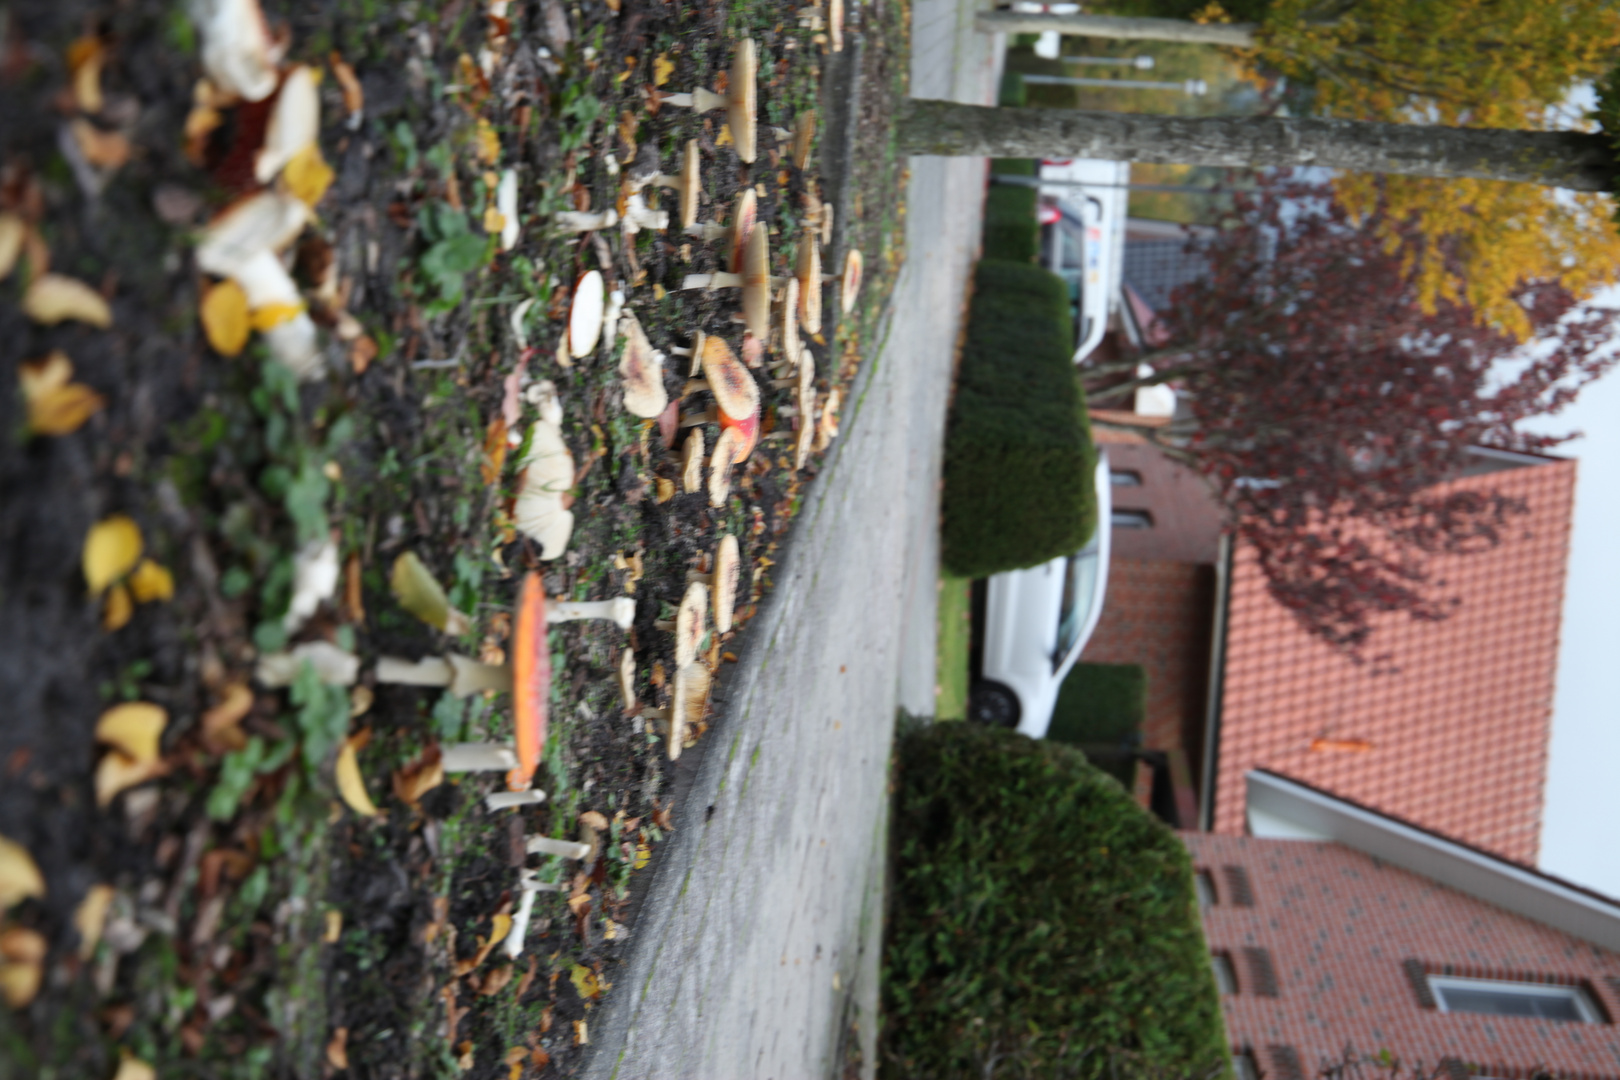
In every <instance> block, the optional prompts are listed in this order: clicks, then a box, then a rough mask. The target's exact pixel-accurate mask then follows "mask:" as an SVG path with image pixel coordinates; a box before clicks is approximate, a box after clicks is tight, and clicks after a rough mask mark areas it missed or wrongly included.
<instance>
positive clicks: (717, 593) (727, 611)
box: [710, 533, 742, 634]
mask: <svg viewBox="0 0 1620 1080" xmlns="http://www.w3.org/2000/svg"><path fill="white" fill-rule="evenodd" d="M741 578H742V556H741V554H740V552H739V550H738V547H737V538H736V537H735V536H733V535H731V534H730V533H727V534H726V535H724V536H722V537H721V538H720V545H719V546H718V547H716V548H715V549H714V573H713V575H712V583H711V585H710V591H711V592H713V594H714V628H715V629H716V630H718V631H719V632H720V633H722V634H725V633H730V631H731V620H732V615H733V614H734V612H735V610H736V604H737V584H738V582H739V581H740V580H741Z"/></svg>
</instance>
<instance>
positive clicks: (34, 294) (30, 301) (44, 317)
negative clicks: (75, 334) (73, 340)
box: [22, 274, 112, 330]
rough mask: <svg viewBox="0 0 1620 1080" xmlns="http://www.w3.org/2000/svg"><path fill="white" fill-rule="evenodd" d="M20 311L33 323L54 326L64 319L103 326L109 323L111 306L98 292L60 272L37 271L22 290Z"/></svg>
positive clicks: (99, 327)
mask: <svg viewBox="0 0 1620 1080" xmlns="http://www.w3.org/2000/svg"><path fill="white" fill-rule="evenodd" d="M22 308H23V313H24V314H25V315H27V316H28V317H29V318H30V319H33V320H34V321H35V322H37V323H42V324H44V325H46V326H55V325H56V324H57V323H59V322H62V321H64V320H67V319H77V320H78V321H79V322H82V323H89V324H90V325H91V326H94V327H97V328H98V329H101V330H105V329H107V327H109V326H111V325H112V308H110V307H109V306H107V301H106V300H104V299H102V296H101V294H100V293H98V292H96V290H94V289H92V288H91V287H90V286H88V285H86V284H85V283H84V282H82V281H79V280H78V279H77V278H70V277H67V276H65V275H63V274H41V275H39V276H38V277H36V278H35V279H34V281H33V284H31V285H29V286H28V291H27V292H25V293H23V301H22Z"/></svg>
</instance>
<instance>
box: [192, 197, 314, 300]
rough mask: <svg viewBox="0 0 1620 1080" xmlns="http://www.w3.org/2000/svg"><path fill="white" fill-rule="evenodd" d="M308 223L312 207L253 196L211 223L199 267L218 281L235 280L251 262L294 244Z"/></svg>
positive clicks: (200, 246)
mask: <svg viewBox="0 0 1620 1080" xmlns="http://www.w3.org/2000/svg"><path fill="white" fill-rule="evenodd" d="M308 220H309V207H308V206H306V205H304V203H303V202H302V201H300V200H298V199H295V198H293V197H292V196H291V195H283V194H281V193H279V192H275V191H261V192H258V193H257V194H254V195H250V196H248V197H247V198H245V199H242V200H240V201H238V202H236V203H233V204H232V205H231V206H229V207H226V209H225V210H224V212H223V213H221V214H220V215H219V216H218V217H216V218H215V219H214V220H213V221H212V222H210V223H209V225H208V228H207V229H206V230H205V231H204V233H203V238H202V243H200V244H198V245H197V265H198V266H200V267H202V268H203V269H204V270H206V271H208V272H209V273H210V274H214V275H216V276H218V277H228V278H234V277H236V274H237V271H238V270H239V269H240V268H241V266H242V265H243V264H244V263H246V262H247V261H248V260H250V259H252V258H254V257H255V256H257V255H260V254H262V253H264V252H267V251H272V252H273V251H280V250H281V249H282V248H284V247H286V246H287V245H288V244H290V243H292V242H293V240H294V239H296V238H297V236H298V234H299V233H300V232H303V230H304V224H305V223H306V222H307V221H308ZM245 287H246V286H244V288H245Z"/></svg>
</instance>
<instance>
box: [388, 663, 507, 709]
mask: <svg viewBox="0 0 1620 1080" xmlns="http://www.w3.org/2000/svg"><path fill="white" fill-rule="evenodd" d="M377 681H378V682H380V683H394V684H397V685H403V686H444V687H448V688H449V690H450V693H451V694H452V695H453V696H455V697H458V698H463V697H467V696H469V695H471V694H476V693H478V692H480V691H483V690H498V691H501V692H503V693H504V692H505V691H508V690H511V689H512V669H511V668H510V667H509V666H507V665H505V664H502V665H501V666H499V667H496V666H495V665H493V664H485V663H483V662H481V661H478V660H473V659H471V658H470V657H466V656H461V655H458V654H456V653H451V654H449V655H448V656H445V657H443V658H442V659H441V658H440V657H437V656H429V657H426V658H424V659H422V660H417V661H414V662H413V661H410V660H401V659H399V658H398V657H396V656H384V657H382V658H380V659H379V660H378V661H377Z"/></svg>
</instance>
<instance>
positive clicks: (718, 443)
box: [709, 427, 742, 509]
mask: <svg viewBox="0 0 1620 1080" xmlns="http://www.w3.org/2000/svg"><path fill="white" fill-rule="evenodd" d="M741 444H742V436H741V435H740V434H738V431H737V429H736V428H734V427H728V428H725V429H724V430H722V431H721V432H720V438H718V439H716V440H715V443H714V453H713V454H712V455H711V456H710V457H709V505H710V506H713V507H715V508H717V509H718V508H719V507H722V506H725V505H726V500H727V499H728V498H730V497H731V467H732V466H733V465H735V464H737V462H738V461H740V460H741V457H740V456H739V453H738V452H739V451H740V450H741V449H742V445H741Z"/></svg>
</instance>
